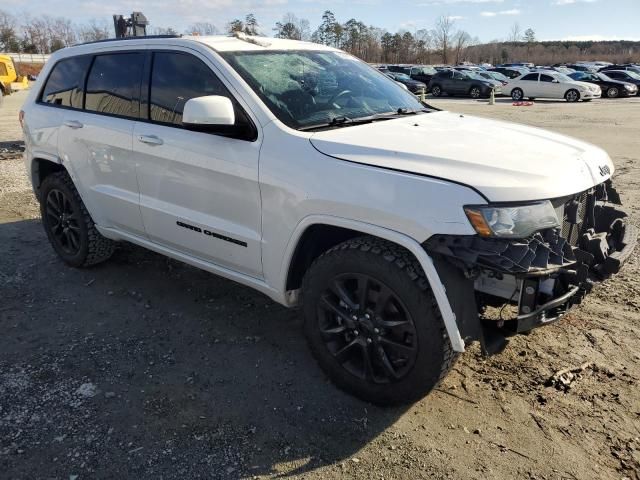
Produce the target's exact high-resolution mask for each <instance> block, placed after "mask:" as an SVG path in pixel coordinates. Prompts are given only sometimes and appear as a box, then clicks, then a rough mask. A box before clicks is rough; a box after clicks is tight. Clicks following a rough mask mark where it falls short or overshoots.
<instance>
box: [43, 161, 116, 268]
mask: <svg viewBox="0 0 640 480" xmlns="http://www.w3.org/2000/svg"><path fill="white" fill-rule="evenodd" d="M40 214H41V215H42V225H43V226H44V230H45V232H46V234H47V237H48V238H49V242H51V245H52V246H53V249H54V250H55V251H56V253H57V254H58V256H59V257H60V258H61V259H62V260H63V261H64V262H65V263H67V264H68V265H70V266H72V267H88V266H90V265H95V264H97V263H100V262H104V261H105V260H107V259H108V258H109V257H111V255H112V254H113V252H114V250H115V242H114V241H112V240H109V239H108V238H105V237H103V236H102V235H101V234H100V232H98V230H97V229H96V226H95V223H94V222H93V220H92V218H91V216H90V215H89V212H88V211H87V209H86V207H85V206H84V203H83V202H82V199H81V198H80V194H79V193H78V191H77V190H76V187H75V185H74V184H73V181H72V180H71V178H70V177H69V175H68V174H67V172H64V171H63V172H55V173H52V174H51V175H49V176H48V177H46V178H45V179H44V181H43V182H42V185H41V186H40Z"/></svg>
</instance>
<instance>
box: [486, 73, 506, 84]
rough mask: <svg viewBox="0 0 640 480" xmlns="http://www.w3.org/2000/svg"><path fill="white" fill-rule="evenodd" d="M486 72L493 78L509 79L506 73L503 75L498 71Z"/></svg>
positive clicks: (504, 80)
mask: <svg viewBox="0 0 640 480" xmlns="http://www.w3.org/2000/svg"><path fill="white" fill-rule="evenodd" d="M487 73H488V74H489V75H491V76H492V77H493V78H495V79H496V80H500V81H501V82H508V81H509V77H507V76H506V75H503V74H502V73H500V72H487Z"/></svg>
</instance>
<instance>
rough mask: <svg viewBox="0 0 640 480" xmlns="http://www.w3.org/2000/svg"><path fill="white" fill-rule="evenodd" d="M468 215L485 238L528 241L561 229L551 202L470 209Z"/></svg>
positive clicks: (469, 207)
mask: <svg viewBox="0 0 640 480" xmlns="http://www.w3.org/2000/svg"><path fill="white" fill-rule="evenodd" d="M464 211H465V213H466V214H467V218H468V219H469V221H470V222H471V225H473V228H474V229H475V230H476V232H478V234H479V235H480V236H481V237H507V238H524V237H528V236H529V235H531V234H532V233H534V232H537V231H538V230H543V229H545V228H552V227H557V226H558V225H560V222H559V221H558V216H557V215H556V211H555V209H554V208H553V205H551V202H550V201H549V200H545V201H543V202H535V203H530V204H527V205H517V206H491V205H485V206H467V207H464Z"/></svg>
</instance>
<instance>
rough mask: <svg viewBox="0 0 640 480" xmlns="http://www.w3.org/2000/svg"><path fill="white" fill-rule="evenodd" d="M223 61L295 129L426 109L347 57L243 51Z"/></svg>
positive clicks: (392, 84)
mask: <svg viewBox="0 0 640 480" xmlns="http://www.w3.org/2000/svg"><path fill="white" fill-rule="evenodd" d="M222 56H223V57H224V58H225V60H226V61H227V62H228V63H229V64H230V65H231V66H232V67H233V68H234V69H235V70H236V71H237V72H238V73H239V74H240V75H241V76H242V77H243V78H244V80H245V81H246V82H247V83H248V84H249V85H250V86H251V88H252V89H253V90H254V91H255V92H256V94H258V96H260V98H261V99H262V101H264V103H265V104H266V105H267V107H269V109H270V110H271V111H272V112H273V113H274V115H276V116H277V117H278V119H279V120H280V121H282V122H283V123H285V124H286V125H288V126H290V127H292V128H297V129H300V128H304V127H309V126H314V125H320V124H323V123H329V122H332V121H335V120H336V119H349V120H357V119H358V118H363V117H370V116H372V115H379V114H388V113H396V112H399V111H418V110H424V109H425V106H424V105H423V104H421V103H420V102H419V101H418V99H417V98H416V97H414V96H413V95H412V94H410V93H409V92H407V90H405V89H404V88H402V87H401V86H399V85H398V84H397V83H395V82H394V81H393V80H391V79H389V78H388V77H387V76H386V75H384V74H382V73H380V72H378V71H377V70H375V69H374V68H372V67H370V66H369V65H367V64H366V63H364V62H361V61H360V60H358V59H356V58H355V57H352V56H351V55H348V54H346V53H343V52H331V51H315V52H314V51H296V50H289V51H260V52H255V51H242V52H223V53H222ZM394 76H397V77H403V78H404V77H407V76H406V75H404V74H394ZM407 78H408V77H407Z"/></svg>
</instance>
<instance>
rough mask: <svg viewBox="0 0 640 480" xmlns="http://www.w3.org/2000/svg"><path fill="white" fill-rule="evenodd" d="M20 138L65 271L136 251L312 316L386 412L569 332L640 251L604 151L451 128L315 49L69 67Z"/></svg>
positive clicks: (132, 53)
mask: <svg viewBox="0 0 640 480" xmlns="http://www.w3.org/2000/svg"><path fill="white" fill-rule="evenodd" d="M21 121H22V123H23V128H24V135H25V139H26V153H25V161H26V168H27V170H28V173H29V175H30V176H31V179H32V182H33V187H34V191H35V194H36V196H37V198H38V199H39V201H40V203H41V209H42V223H43V226H44V228H45V230H46V232H47V235H48V238H49V240H50V241H51V244H52V245H53V248H54V249H55V251H56V252H57V253H58V255H59V256H60V257H61V258H62V259H63V260H64V261H65V262H66V263H67V264H69V265H71V266H74V267H84V266H89V265H93V264H96V263H98V262H101V261H104V260H106V259H108V258H109V256H111V254H112V253H113V251H114V248H115V245H116V242H118V241H128V242H132V243H135V244H138V245H141V246H144V247H146V248H148V249H150V250H154V251H156V252H160V253H162V254H164V255H167V256H170V257H172V258H175V259H178V260H181V261H184V262H186V263H189V264H191V265H194V266H196V267H199V268H202V269H204V270H207V271H209V272H212V273H215V274H218V275H222V276H224V277H226V278H229V279H232V280H234V281H237V282H239V283H242V284H244V285H248V286H250V287H253V288H255V289H257V290H259V291H261V292H263V293H264V294H266V295H268V296H269V297H271V298H272V299H273V300H275V301H276V302H279V303H281V304H283V305H286V306H290V307H293V306H297V305H302V306H303V310H304V316H305V327H304V330H305V334H306V336H307V339H308V341H309V344H310V346H311V349H312V350H313V353H314V354H315V356H316V358H317V360H318V362H319V363H320V365H321V366H322V368H323V369H324V371H325V372H326V373H327V374H328V376H329V377H330V378H331V379H332V380H333V381H334V382H335V383H336V384H337V385H339V386H340V387H341V388H344V389H345V390H348V391H350V392H352V393H354V394H355V395H358V396H359V397H361V398H364V399H366V400H369V401H372V402H375V403H378V404H393V403H402V402H410V401H414V400H416V399H418V398H420V397H422V396H423V395H425V394H426V393H427V392H429V391H430V390H431V389H433V388H434V387H435V386H436V385H437V384H438V382H439V381H440V380H441V379H442V378H443V377H444V376H445V375H446V373H447V371H448V370H449V369H450V368H451V366H452V364H453V362H454V360H455V359H456V357H457V355H458V354H459V353H460V352H463V351H464V349H465V343H466V342H471V341H480V342H481V344H482V347H483V348H484V351H485V352H487V353H495V352H497V351H499V350H500V349H501V348H503V347H504V345H505V344H506V338H507V337H508V336H509V335H512V334H514V333H519V332H527V331H529V330H531V329H533V328H535V327H537V326H540V325H544V324H547V323H550V322H552V321H554V320H556V319H558V318H560V317H561V316H562V315H563V314H564V313H565V312H566V311H567V310H568V309H569V308H570V307H571V306H572V305H574V304H576V303H579V302H580V300H581V299H582V298H583V297H584V295H585V294H586V293H588V292H589V290H590V289H591V286H592V285H593V283H594V281H595V280H598V279H601V278H604V277H606V276H607V275H609V274H611V273H615V272H617V270H618V268H619V266H620V264H621V263H622V261H624V259H625V258H626V257H627V256H628V255H629V254H630V252H631V249H632V248H633V246H634V244H635V241H636V238H635V233H634V231H633V229H632V227H631V226H630V225H629V224H628V223H627V220H626V216H625V214H624V213H623V212H622V211H621V210H620V209H619V208H618V207H617V206H616V204H619V197H618V195H617V193H616V191H615V189H614V188H613V186H612V184H611V180H610V177H611V174H612V172H613V165H612V163H611V160H610V159H609V156H608V155H607V154H606V153H605V152H604V151H603V150H601V149H599V148H597V147H594V146H591V145H588V144H586V143H583V142H580V141H577V140H573V139H570V138H567V137H564V136H561V135H558V134H553V133H548V132H544V131H542V130H537V129H533V128H528V127H523V126H519V125H513V124H509V123H503V122H496V121H490V120H481V119H478V118H473V117H467V116H463V115H458V114H454V113H448V112H444V111H438V110H437V109H434V108H431V107H429V106H427V105H425V104H423V103H420V102H419V101H418V99H417V98H416V97H415V96H413V95H411V94H410V93H408V92H407V91H406V90H404V89H403V88H401V87H400V86H398V85H397V84H396V83H395V82H394V81H392V80H391V79H389V78H388V77H386V76H385V75H384V74H382V73H380V72H378V71H376V70H375V69H373V68H371V67H369V66H368V65H366V64H365V63H363V62H361V61H359V60H358V59H356V58H354V57H352V56H350V55H348V54H346V53H344V52H341V51H339V50H336V49H333V48H329V47H324V46H321V45H316V44H312V43H303V42H295V41H289V40H279V39H271V38H258V37H245V36H238V37H163V38H152V37H146V38H138V39H128V40H119V41H104V42H98V43H92V44H85V45H79V46H76V47H72V48H66V49H63V50H60V51H58V52H56V53H55V54H54V55H52V57H51V60H49V62H48V63H47V65H46V66H45V68H44V71H43V72H42V75H40V77H39V80H38V83H37V84H36V86H35V87H34V88H33V89H32V91H31V94H30V96H29V98H28V100H27V102H26V104H25V106H24V110H23V111H22V112H21ZM503 305H509V306H510V307H509V308H505V309H502V308H498V309H497V310H495V309H493V308H492V307H495V306H498V307H501V306H503ZM496 312H499V313H496Z"/></svg>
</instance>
